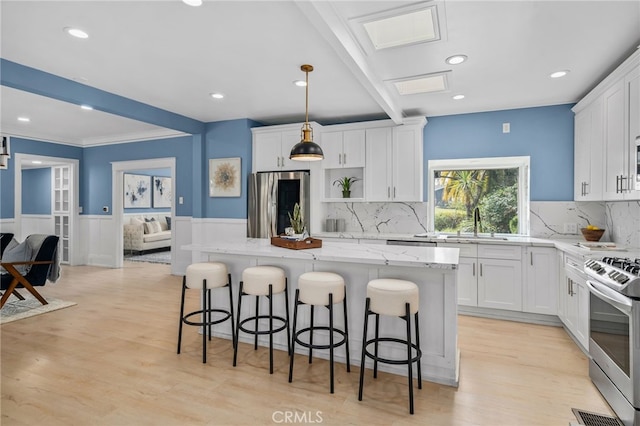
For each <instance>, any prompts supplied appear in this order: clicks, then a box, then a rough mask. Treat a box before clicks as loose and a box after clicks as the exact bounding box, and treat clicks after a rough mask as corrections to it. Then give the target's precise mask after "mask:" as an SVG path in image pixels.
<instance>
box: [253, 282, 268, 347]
mask: <svg viewBox="0 0 640 426" xmlns="http://www.w3.org/2000/svg"><path fill="white" fill-rule="evenodd" d="M269 285H271V284H269ZM259 306H260V296H256V334H255V335H254V339H253V350H254V351H257V350H258V321H259V320H258V315H259V311H260V310H259V309H258V307H259Z"/></svg>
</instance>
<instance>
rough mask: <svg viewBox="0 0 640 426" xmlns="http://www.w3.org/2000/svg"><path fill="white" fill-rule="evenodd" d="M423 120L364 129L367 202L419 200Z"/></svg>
mask: <svg viewBox="0 0 640 426" xmlns="http://www.w3.org/2000/svg"><path fill="white" fill-rule="evenodd" d="M425 123H426V120H424V119H422V120H421V121H412V122H411V123H410V124H403V125H400V126H396V127H381V128H373V129H367V130H366V161H365V198H366V200H367V201H371V202H376V201H382V202H385V201H418V202H421V201H423V198H424V196H423V181H424V176H423V158H422V157H423V155H422V153H423V137H422V129H423V127H424V124H425Z"/></svg>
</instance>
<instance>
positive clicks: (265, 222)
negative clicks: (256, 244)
mask: <svg viewBox="0 0 640 426" xmlns="http://www.w3.org/2000/svg"><path fill="white" fill-rule="evenodd" d="M309 185H310V179H309V171H304V170H303V171H291V172H258V173H252V174H251V175H250V176H249V200H248V220H247V237H250V238H270V237H272V236H274V235H281V234H284V230H285V228H287V227H288V226H290V221H289V213H292V214H293V207H294V205H295V204H296V203H298V204H300V212H301V213H302V216H303V217H304V222H305V224H306V226H307V229H309V214H310V208H309Z"/></svg>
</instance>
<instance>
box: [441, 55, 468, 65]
mask: <svg viewBox="0 0 640 426" xmlns="http://www.w3.org/2000/svg"><path fill="white" fill-rule="evenodd" d="M466 60H467V56H466V55H453V56H449V57H448V58H447V59H446V60H445V62H446V63H448V64H449V65H458V64H461V63H463V62H464V61H466Z"/></svg>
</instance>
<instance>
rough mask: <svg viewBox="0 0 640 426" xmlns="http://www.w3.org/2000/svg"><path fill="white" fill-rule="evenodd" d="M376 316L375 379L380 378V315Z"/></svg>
mask: <svg viewBox="0 0 640 426" xmlns="http://www.w3.org/2000/svg"><path fill="white" fill-rule="evenodd" d="M375 315H376V335H375V343H374V348H375V349H374V355H375V358H373V378H374V379H377V378H378V334H379V331H380V314H375Z"/></svg>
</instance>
